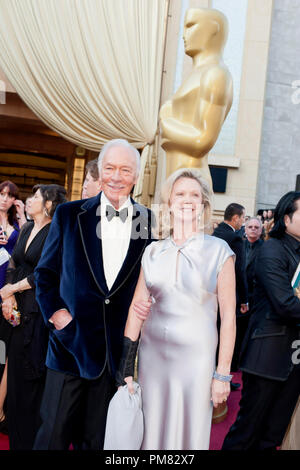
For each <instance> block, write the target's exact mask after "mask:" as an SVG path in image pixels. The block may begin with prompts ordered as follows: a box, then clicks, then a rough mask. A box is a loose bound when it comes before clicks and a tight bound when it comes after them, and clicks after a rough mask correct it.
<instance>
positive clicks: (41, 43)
mask: <svg viewBox="0 0 300 470" xmlns="http://www.w3.org/2000/svg"><path fill="white" fill-rule="evenodd" d="M167 6H168V1H167V0H0V66H1V67H2V69H3V71H4V73H5V74H6V76H7V78H8V80H9V81H10V82H11V84H12V85H13V86H14V88H15V89H16V91H17V93H18V94H19V95H20V97H21V98H22V99H23V101H24V102H25V103H26V104H27V105H28V107H29V108H31V110H32V111H33V112H34V113H35V114H36V115H37V116H38V117H39V118H40V119H41V120H42V121H43V122H45V123H46V124H47V125H48V126H49V127H50V128H52V129H53V130H55V131H56V132H57V133H58V134H60V135H61V136H63V137H65V138H66V139H67V140H70V141H71V142H73V143H75V144H77V145H79V146H82V147H84V148H86V149H90V150H95V151H99V150H100V148H101V147H102V145H103V144H104V143H105V142H106V141H107V140H110V139H114V138H125V139H127V140H128V141H129V142H131V143H132V144H133V145H134V146H135V147H137V148H144V150H145V151H144V152H143V154H142V161H141V166H142V176H141V178H140V180H139V182H138V184H137V187H136V191H135V195H136V196H138V195H140V194H141V193H142V186H143V172H144V169H145V165H146V163H147V162H148V163H149V166H150V165H151V159H152V163H153V158H152V157H153V147H154V146H153V145H151V144H153V143H154V142H155V135H156V132H157V126H158V113H159V105H160V92H161V79H162V68H163V55H164V41H165V28H166V13H167ZM149 145H151V147H149Z"/></svg>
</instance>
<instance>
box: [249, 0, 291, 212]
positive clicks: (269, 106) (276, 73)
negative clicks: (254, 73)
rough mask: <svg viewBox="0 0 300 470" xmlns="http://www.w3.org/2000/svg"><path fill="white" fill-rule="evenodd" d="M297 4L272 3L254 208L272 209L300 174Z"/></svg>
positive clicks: (285, 0)
mask: <svg viewBox="0 0 300 470" xmlns="http://www.w3.org/2000/svg"><path fill="white" fill-rule="evenodd" d="M299 21H300V1H299V0H274V9H273V19H272V30H271V40H270V49H269V57H268V72H267V83H266V100H265V107H264V118H263V132H262V141H261V150H260V162H259V175H258V187H257V209H263V208H272V207H274V206H275V205H276V203H277V201H278V200H279V198H280V197H281V196H282V195H283V194H285V193H286V192H287V191H291V190H294V189H295V184H296V175H297V174H300V132H299V129H300V93H299V92H297V90H296V89H293V83H294V82H295V81H297V80H298V84H296V83H294V86H296V85H297V86H298V87H300V29H299Z"/></svg>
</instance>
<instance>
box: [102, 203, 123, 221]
mask: <svg viewBox="0 0 300 470" xmlns="http://www.w3.org/2000/svg"><path fill="white" fill-rule="evenodd" d="M127 216H128V207H124V209H122V210H121V211H116V210H115V209H114V208H113V206H106V217H107V220H108V222H110V221H111V220H112V219H113V218H114V217H120V219H121V220H122V222H123V223H124V222H125V220H126V219H127Z"/></svg>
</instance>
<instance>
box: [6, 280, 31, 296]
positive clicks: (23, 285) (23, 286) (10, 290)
mask: <svg viewBox="0 0 300 470" xmlns="http://www.w3.org/2000/svg"><path fill="white" fill-rule="evenodd" d="M28 289H32V286H31V285H30V284H29V282H28V280H27V277H25V278H24V279H22V280H21V281H18V282H16V283H15V284H6V285H5V286H4V287H2V289H1V290H0V295H1V297H2V299H3V300H5V299H7V298H8V297H11V296H12V295H14V294H16V293H17V292H23V291H24V290H28Z"/></svg>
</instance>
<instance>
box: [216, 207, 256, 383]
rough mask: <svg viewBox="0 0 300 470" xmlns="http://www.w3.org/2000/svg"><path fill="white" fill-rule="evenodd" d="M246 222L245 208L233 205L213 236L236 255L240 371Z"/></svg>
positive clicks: (245, 292) (236, 351)
mask: <svg viewBox="0 0 300 470" xmlns="http://www.w3.org/2000/svg"><path fill="white" fill-rule="evenodd" d="M244 222H245V208H244V207H243V206H241V205H240V204H236V203H232V204H229V206H227V207H226V209H225V212H224V222H221V223H220V224H219V226H218V227H217V228H216V229H215V230H214V232H213V236H215V237H218V238H222V239H223V240H225V241H226V242H227V243H228V245H229V246H230V248H231V249H232V251H233V252H234V253H235V255H236V260H235V276H236V306H237V309H236V313H237V319H236V343H235V348H234V354H233V359H232V365H231V369H232V370H233V371H236V370H237V369H238V360H239V354H240V348H241V342H242V334H241V333H243V332H244V331H245V329H244V327H243V322H244V318H243V317H244V314H245V313H246V312H248V310H249V305H248V287H247V279H246V269H245V248H244V241H243V239H242V237H241V235H240V234H239V233H237V231H238V230H240V229H241V227H242V225H243V224H244ZM238 387H239V384H235V383H231V388H232V390H235V389H236V388H238Z"/></svg>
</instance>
